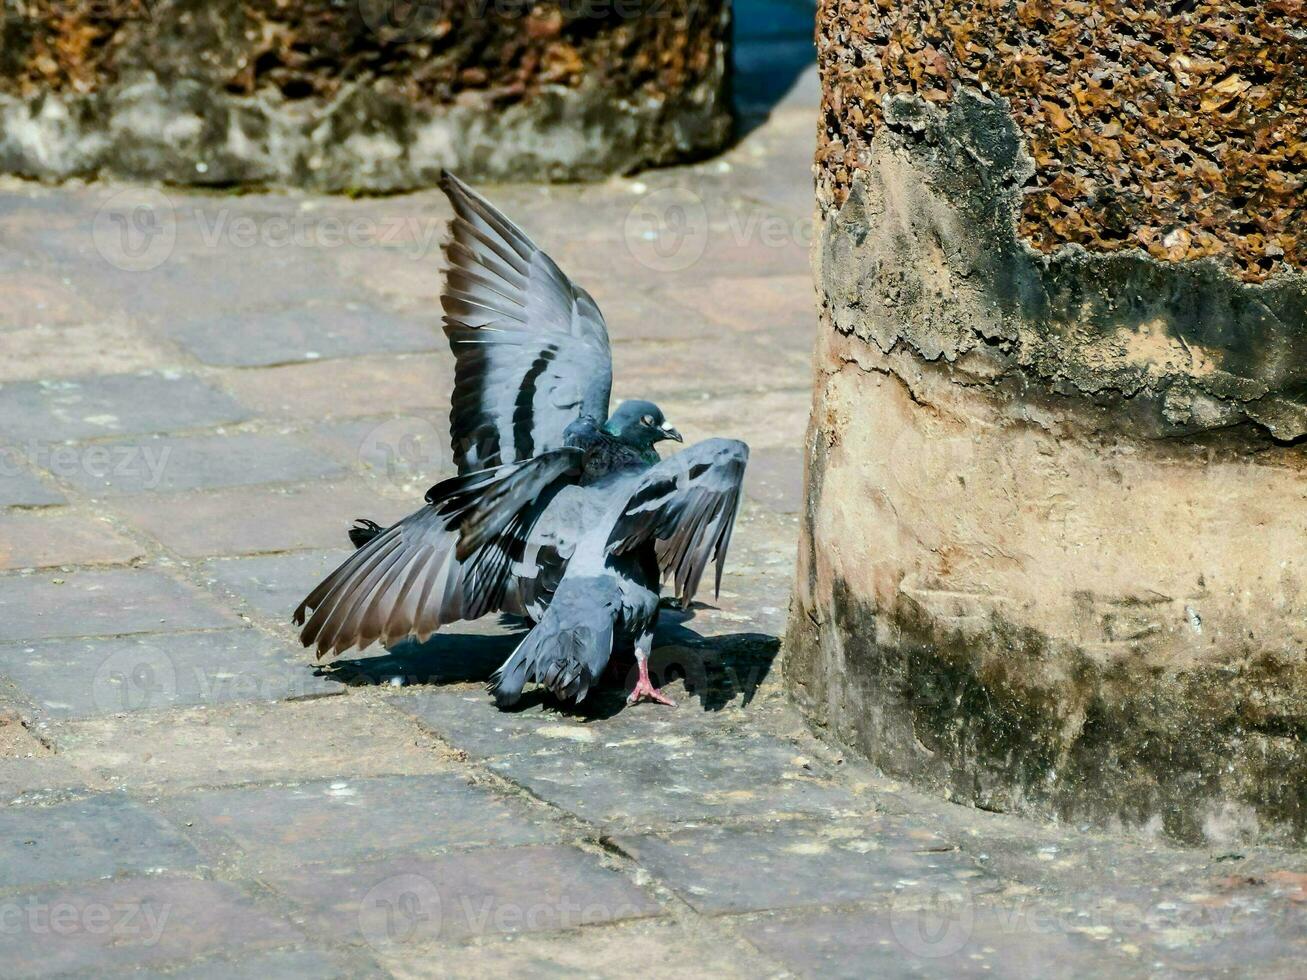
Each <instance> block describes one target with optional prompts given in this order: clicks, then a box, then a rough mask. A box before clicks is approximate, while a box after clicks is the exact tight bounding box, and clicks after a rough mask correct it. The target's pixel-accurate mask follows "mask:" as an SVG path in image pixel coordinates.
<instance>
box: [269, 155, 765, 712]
mask: <svg viewBox="0 0 1307 980" xmlns="http://www.w3.org/2000/svg"><path fill="white" fill-rule="evenodd" d="M441 188H442V189H443V190H444V191H445V193H446V195H447V196H448V197H449V199H450V202H451V204H452V205H453V208H454V220H453V222H452V223H451V234H450V239H449V241H448V243H447V244H446V246H445V256H446V259H447V262H448V266H449V267H448V271H447V273H446V278H445V288H444V291H443V293H442V296H441V302H442V306H443V308H444V312H445V316H444V329H445V334H446V336H447V337H448V338H449V342H450V347H451V349H452V351H453V353H454V358H455V362H456V368H455V377H454V392H453V397H452V400H451V409H450V436H451V443H452V448H453V455H454V460H455V463H456V464H457V466H458V473H459V475H458V476H456V477H453V478H452V479H450V480H446V481H444V482H442V483H440V484H437V485H436V486H434V487H432V488H431V490H430V491H429V492H428V494H427V503H426V505H425V506H423V507H422V508H420V509H419V510H417V511H416V512H414V513H413V514H411V515H409V516H408V517H406V518H404V519H403V520H401V521H399V522H398V523H396V524H395V525H393V526H391V527H389V528H383V527H381V526H380V525H377V524H375V523H373V522H371V521H366V520H360V521H358V522H357V523H356V526H355V527H353V528H351V529H350V538H351V540H353V541H354V543H355V545H356V546H357V548H358V550H357V551H355V552H354V554H353V555H351V556H350V557H349V558H348V559H347V560H346V561H345V562H344V563H343V564H342V565H341V566H340V567H339V568H337V569H336V570H335V571H333V572H332V573H331V574H330V575H328V576H327V578H325V579H324V580H323V581H322V582H321V583H319V584H318V586H317V587H316V588H314V589H313V591H312V592H310V593H309V595H308V596H307V597H306V598H305V599H304V601H303V602H302V603H301V604H300V605H299V607H298V608H297V609H296V610H295V617H294V618H295V622H296V624H297V625H300V626H301V627H302V630H301V633H300V638H301V640H302V641H303V643H304V645H305V646H310V647H315V648H316V650H317V655H318V656H319V657H323V656H325V655H327V654H328V653H333V654H339V653H343V652H344V651H346V650H348V649H350V648H353V647H357V648H358V649H360V650H362V649H365V648H367V647H368V646H370V645H371V644H372V643H375V642H378V641H380V642H381V643H382V644H384V645H389V644H392V643H395V642H398V641H399V640H401V639H404V638H406V637H409V636H416V637H418V638H419V639H421V640H425V639H427V638H428V637H430V636H431V635H432V634H433V633H434V632H435V631H436V630H437V629H439V628H440V626H442V625H444V624H447V623H450V622H454V621H456V620H459V619H474V618H476V617H479V616H482V615H485V614H487V613H490V612H495V611H503V612H509V613H514V614H518V615H522V616H525V617H527V618H528V619H530V620H532V621H534V622H535V623H536V626H535V628H534V629H533V630H532V632H531V633H530V634H528V636H527V639H526V640H525V641H524V642H523V644H522V645H521V646H520V647H519V648H518V650H517V651H516V652H515V653H514V654H513V656H512V657H510V659H509V661H508V662H507V663H506V664H505V665H504V667H503V668H502V669H501V671H500V672H499V673H498V674H497V675H496V685H497V693H498V697H499V700H500V701H501V703H507V702H511V701H513V700H515V699H516V697H517V695H518V694H520V692H521V690H522V687H523V685H524V684H525V683H526V681H528V680H534V681H537V682H539V683H541V684H543V685H544V686H545V687H547V688H548V689H550V690H552V691H554V692H555V693H557V694H559V695H561V696H564V697H572V698H577V699H579V698H581V697H584V695H585V692H586V690H588V688H589V686H590V684H591V683H592V682H593V680H594V679H595V677H596V676H597V674H598V669H597V668H595V664H596V663H598V664H599V668H602V664H603V663H604V662H606V661H607V659H608V656H609V654H610V653H611V651H612V649H613V648H614V646H616V645H627V644H629V645H631V646H634V648H635V651H636V655H637V661H638V663H639V664H640V677H641V683H640V684H639V685H637V689H636V691H634V692H632V697H633V698H634V697H637V696H640V697H645V696H650V697H652V696H657V697H659V698H661V695H658V694H657V692H655V691H652V687H651V685H649V682H648V673H647V667H646V661H647V658H648V654H649V649H650V643H651V638H652V629H653V624H654V622H655V621H656V618H657V609H658V592H659V586H660V582H661V580H662V578H663V576H664V575H666V576H667V577H669V578H670V579H671V580H672V581H673V582H674V583H675V587H676V591H677V595H678V596H679V597H680V598H681V600H682V601H683V602H685V603H688V602H689V599H690V597H691V596H692V595H693V593H694V590H695V588H696V587H697V586H698V582H699V579H700V577H701V575H702V574H703V571H704V568H705V566H706V564H707V561H708V560H710V559H713V560H715V561H716V563H717V578H718V581H719V582H720V576H721V561H722V559H723V557H724V555H725V550H726V544H727V542H728V541H729V539H730V530H731V526H732V524H733V522H734V518H735V512H736V509H737V507H738V502H739V499H740V481H741V479H742V475H743V470H744V464H745V461H746V460H747V456H748V451H747V448H746V447H745V446H744V444H743V443H738V442H729V441H726V440H710V441H708V442H705V443H701V444H699V445H696V446H693V447H690V448H689V449H687V450H685V451H684V452H682V453H679V454H677V455H675V456H673V457H671V458H669V459H668V460H663V461H661V462H660V461H659V456H658V453H657V451H656V449H655V448H654V447H655V446H656V444H657V443H658V442H660V441H663V440H667V439H673V440H676V441H677V442H679V441H681V436H680V434H679V433H678V432H677V431H676V430H675V429H674V428H672V427H671V426H670V425H668V424H667V422H666V420H665V419H664V417H663V413H662V411H661V410H660V409H659V408H658V406H656V405H654V404H653V403H651V402H646V401H628V402H623V403H622V404H621V405H619V406H618V408H617V410H616V411H614V412H613V413H612V414H611V415H609V412H608V404H609V396H610V392H611V389H612V357H611V353H610V349H609V342H608V330H607V327H606V325H605V323H604V319H603V315H602V314H601V313H600V312H599V308H598V306H597V305H596V304H595V302H594V300H593V299H592V298H591V297H590V295H589V294H588V293H587V292H586V291H585V290H583V289H581V288H580V287H579V286H577V285H576V284H574V283H573V282H572V281H571V280H570V279H569V278H568V277H567V276H566V275H565V274H564V273H563V272H562V270H560V269H559V268H558V266H557V265H556V264H555V263H554V261H553V260H552V259H550V258H549V256H548V255H546V254H545V253H544V252H543V251H541V250H540V249H539V248H537V247H536V246H535V245H534V244H533V243H532V242H531V240H530V239H529V238H528V237H527V236H526V235H525V234H524V233H523V232H522V231H521V229H519V228H518V227H517V226H516V225H515V224H513V223H512V222H511V221H510V220H509V219H508V218H506V217H505V216H504V215H503V214H501V213H500V212H499V211H498V210H497V209H496V208H495V207H494V206H493V205H491V204H490V203H489V202H488V201H486V200H485V199H484V198H483V197H481V196H480V195H478V194H477V193H475V192H474V191H472V190H471V189H470V188H468V187H467V186H466V185H464V184H463V183H462V182H461V181H459V180H458V179H457V178H455V177H454V176H453V175H450V174H446V175H444V176H443V177H442V179H441ZM604 527H606V528H607V529H608V531H607V536H605V537H604V540H603V541H599V537H598V529H600V528H604ZM609 536H611V540H609ZM591 580H594V581H591ZM578 583H582V584H578ZM551 610H552V612H551ZM608 611H612V612H613V615H612V617H610V618H608V619H605V617H606V616H607V612H608ZM601 650H602V656H601V655H600V652H599V651H601ZM642 688H648V689H647V690H643V689H642ZM651 692H652V693H651Z"/></svg>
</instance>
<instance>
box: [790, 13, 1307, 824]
mask: <svg viewBox="0 0 1307 980" xmlns="http://www.w3.org/2000/svg"><path fill="white" fill-rule="evenodd" d="M1144 8H1147V9H1144ZM1301 14H1302V5H1301V3H1297V2H1277V0H1267V2H1262V3H1257V4H1251V3H1249V4H1236V3H1201V2H1199V3H1194V2H1184V3H1174V4H1169V5H1168V4H1161V5H1157V4H1146V5H1145V4H1136V3H1127V2H1124V0H1094V2H1064V3H1038V2H1020V3H1018V2H1002V0H971V2H962V0H956V2H954V0H902V2H899V0H896V2H893V3H890V2H888V0H880V2H875V3H867V2H863V0H825V2H824V4H823V6H822V9H821V11H820V13H819V27H818V48H819V58H820V64H821V72H822V80H823V87H824V98H825V112H824V116H823V121H822V126H821V129H820V132H819V149H818V156H817V184H818V200H819V204H820V207H821V231H820V240H819V242H818V245H817V248H816V251H817V254H816V263H817V265H818V270H819V271H818V275H819V280H820V294H821V298H822V309H821V328H820V331H819V337H820V339H819V342H818V343H819V349H818V354H817V366H818V375H817V381H816V389H815V394H814V404H813V412H812V421H811V426H810V430H809V437H808V438H809V442H808V447H807V448H808V476H807V513H806V517H805V526H804V537H803V542H802V546H801V548H800V552H801V554H800V568H799V578H798V591H797V596H796V599H795V603H794V607H793V612H792V617H791V627H790V633H789V638H788V652H787V655H786V671H787V679H788V683H789V686H790V688H791V690H792V691H793V692H794V694H795V695H796V697H797V698H798V700H799V702H800V703H801V705H802V706H803V707H804V708H805V710H806V711H807V712H808V713H809V715H810V716H811V717H812V718H813V719H814V720H815V721H816V722H817V723H818V724H820V725H824V726H827V727H828V728H829V730H830V731H831V732H832V733H833V734H834V735H835V736H837V737H838V738H839V739H841V740H843V741H845V742H846V743H849V744H851V745H853V746H855V747H857V748H858V749H860V750H861V751H862V752H864V753H865V754H866V755H868V756H869V757H870V758H871V759H872V760H874V761H875V762H876V763H878V764H879V765H880V766H882V767H883V768H884V769H886V770H888V771H889V772H891V773H895V774H899V775H902V776H905V777H907V778H909V779H911V780H913V781H915V782H917V783H918V784H921V785H924V786H926V787H928V788H930V789H932V790H934V791H937V792H940V793H942V794H945V795H947V796H949V797H950V798H952V799H955V800H958V801H961V802H966V803H970V804H973V805H975V806H979V807H983V808H986V809H996V810H1005V811H1009V810H1010V811H1018V812H1030V813H1037V814H1041V815H1045V816H1056V817H1060V818H1062V819H1065V820H1067V821H1075V822H1082V821H1083V822H1090V823H1096V824H1099V825H1105V826H1131V827H1139V828H1145V829H1148V830H1157V831H1160V832H1164V833H1166V834H1168V835H1170V836H1172V837H1174V838H1177V839H1180V840H1184V841H1191V842H1198V841H1204V840H1205V841H1209V842H1218V841H1228V840H1234V839H1241V838H1242V839H1246V838H1253V837H1258V838H1262V839H1265V840H1296V841H1302V840H1303V839H1304V837H1305V836H1307V458H1305V456H1307V441H1305V440H1307V278H1305V277H1304V275H1303V272H1302V270H1303V267H1304V264H1307V213H1305V212H1304V200H1305V198H1304V187H1303V177H1302V173H1303V171H1302V167H1303V163H1304V152H1305V147H1307V127H1305V126H1304V119H1305V118H1307V99H1304V84H1307V83H1305V82H1304V76H1303V73H1302V66H1303V64H1304V63H1307V46H1305V44H1304V35H1303V32H1302V21H1301Z"/></svg>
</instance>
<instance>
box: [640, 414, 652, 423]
mask: <svg viewBox="0 0 1307 980" xmlns="http://www.w3.org/2000/svg"><path fill="white" fill-rule="evenodd" d="M640 424H641V425H653V424H654V417H653V416H652V415H646V416H644V417H643V418H641V419H640Z"/></svg>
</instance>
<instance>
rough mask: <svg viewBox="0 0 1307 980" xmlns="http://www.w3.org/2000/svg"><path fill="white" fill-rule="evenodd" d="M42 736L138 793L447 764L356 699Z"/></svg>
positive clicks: (82, 727) (210, 712) (196, 712)
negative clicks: (149, 790)
mask: <svg viewBox="0 0 1307 980" xmlns="http://www.w3.org/2000/svg"><path fill="white" fill-rule="evenodd" d="M43 730H46V731H48V737H49V739H50V741H51V743H52V744H53V746H54V748H55V749H56V751H57V752H58V753H59V755H60V756H61V757H62V758H63V759H64V760H65V761H66V762H68V763H69V764H70V765H72V766H74V767H75V768H77V769H80V770H83V771H86V772H89V773H91V774H93V775H95V776H97V777H99V778H102V779H104V780H107V781H108V782H109V784H110V785H128V786H131V787H132V788H134V789H137V790H139V789H142V788H153V789H159V790H169V791H181V790H188V789H194V788H197V787H218V786H230V785H239V784H243V783H250V782H265V781H269V780H285V781H299V780H304V779H314V778H328V777H330V778H340V777H350V776H369V775H392V774H406V773H409V774H417V773H430V772H443V771H448V770H449V768H450V765H451V762H453V761H454V760H453V759H452V758H451V757H450V755H449V754H447V753H446V752H444V751H443V750H442V748H441V746H440V745H439V744H438V743H437V742H435V741H434V740H433V739H431V738H430V736H425V735H424V734H423V733H422V732H420V731H418V730H415V729H414V728H412V727H411V726H409V725H407V724H405V723H404V720H403V718H402V717H401V716H399V715H398V714H396V713H394V712H392V711H390V710H389V709H387V708H385V707H384V706H382V705H376V704H370V703H365V702H363V700H362V699H361V698H358V699H356V698H354V697H349V698H346V697H329V698H322V699H318V700H311V701H294V702H280V703H277V704H268V703H256V704H238V705H228V706H223V707H219V708H210V709H200V708H192V709H188V710H183V711H174V712H168V713H164V714H154V713H147V712H139V713H133V714H128V715H123V716H120V717H101V718H90V719H85V720H78V721H68V722H63V723H61V724H59V725H57V726H49V728H48V729H43Z"/></svg>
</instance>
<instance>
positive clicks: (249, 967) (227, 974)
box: [100, 947, 383, 980]
mask: <svg viewBox="0 0 1307 980" xmlns="http://www.w3.org/2000/svg"><path fill="white" fill-rule="evenodd" d="M228 952H229V955H225V956H223V955H218V956H211V957H208V958H206V959H203V960H199V961H193V962H190V963H187V964H185V965H183V966H180V967H169V966H163V967H161V968H160V969H159V971H158V972H157V973H155V972H152V971H148V970H145V971H142V970H137V969H128V970H124V971H123V972H122V973H113V974H100V975H101V976H108V977H110V978H111V980H119V978H122V980H126V978H128V977H133V978H140V977H170V978H175V980H231V978H232V977H257V978H258V980H303V978H305V977H312V978H313V980H353V978H355V977H372V976H382V975H383V974H382V973H381V972H380V969H379V968H377V967H375V966H373V965H371V964H370V963H367V962H366V961H362V962H361V957H355V958H350V957H348V956H345V955H342V954H340V953H337V952H325V951H322V950H316V949H288V950H276V951H274V952H270V953H259V952H253V953H244V954H243V953H242V952H241V951H240V949H239V948H238V947H236V948H230V949H229V950H228Z"/></svg>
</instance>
